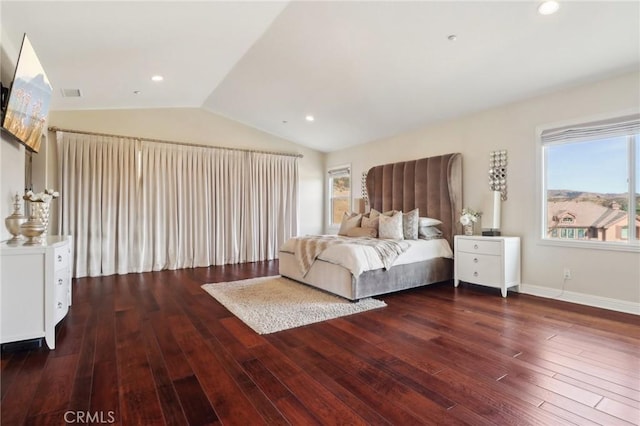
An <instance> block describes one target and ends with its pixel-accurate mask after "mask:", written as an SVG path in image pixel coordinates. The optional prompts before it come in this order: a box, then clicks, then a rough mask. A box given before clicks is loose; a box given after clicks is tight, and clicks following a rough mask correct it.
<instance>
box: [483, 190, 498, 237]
mask: <svg viewBox="0 0 640 426" xmlns="http://www.w3.org/2000/svg"><path fill="white" fill-rule="evenodd" d="M501 196H502V194H501V193H500V191H491V193H490V194H488V195H487V196H486V197H485V200H484V203H483V207H484V208H483V210H482V229H494V230H497V229H500V216H501V211H500V210H501V208H502V199H501Z"/></svg>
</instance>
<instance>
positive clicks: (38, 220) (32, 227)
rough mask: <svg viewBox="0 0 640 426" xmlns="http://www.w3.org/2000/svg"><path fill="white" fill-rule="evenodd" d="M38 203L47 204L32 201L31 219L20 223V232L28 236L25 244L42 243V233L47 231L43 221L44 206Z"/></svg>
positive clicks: (34, 244)
mask: <svg viewBox="0 0 640 426" xmlns="http://www.w3.org/2000/svg"><path fill="white" fill-rule="evenodd" d="M38 204H46V203H39V202H33V201H31V206H30V207H31V208H30V210H31V215H30V216H29V220H27V221H26V222H24V223H23V224H22V225H20V233H21V234H22V235H24V236H25V237H27V242H25V243H24V245H25V246H36V245H40V244H42V238H41V235H42V234H43V233H44V231H45V225H44V223H43V222H42V208H41V206H38Z"/></svg>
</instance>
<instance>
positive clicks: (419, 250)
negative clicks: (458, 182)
mask: <svg viewBox="0 0 640 426" xmlns="http://www.w3.org/2000/svg"><path fill="white" fill-rule="evenodd" d="M403 242H404V243H408V244H409V248H408V249H407V250H406V251H405V252H404V253H402V254H401V255H399V256H398V258H397V259H396V260H395V261H394V262H393V265H392V266H395V265H405V264H407V263H414V262H421V261H424V260H429V259H433V258H436V257H445V258H450V259H451V258H453V251H452V250H451V247H450V246H449V243H448V242H447V240H445V239H435V240H404V241H403ZM280 251H284V252H288V253H293V252H294V243H293V240H288V241H287V242H285V243H284V244H283V245H282V247H281V248H280ZM318 259H320V260H324V261H325V262H329V263H333V264H336V265H340V266H343V267H345V268H347V269H348V270H349V271H350V272H351V273H352V274H353V276H355V277H357V276H359V275H360V274H361V273H363V272H365V271H371V270H374V269H381V268H383V267H384V265H383V264H382V260H380V256H378V255H377V254H376V252H375V250H374V249H373V248H372V247H369V246H362V245H358V244H337V245H333V246H330V247H329V248H327V249H326V250H324V251H323V252H322V253H320V255H319V256H318Z"/></svg>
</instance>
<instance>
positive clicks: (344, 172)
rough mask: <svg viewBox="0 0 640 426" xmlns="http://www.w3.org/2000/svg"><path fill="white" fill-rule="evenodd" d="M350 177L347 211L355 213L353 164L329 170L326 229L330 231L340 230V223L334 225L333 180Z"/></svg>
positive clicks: (332, 167)
mask: <svg viewBox="0 0 640 426" xmlns="http://www.w3.org/2000/svg"><path fill="white" fill-rule="evenodd" d="M345 176H347V177H349V196H348V208H347V211H353V173H352V168H351V164H350V163H349V164H343V165H339V166H331V167H329V168H328V169H327V186H326V188H327V196H326V198H325V201H326V205H327V208H326V220H325V224H326V228H327V230H329V231H334V230H337V229H339V228H340V223H341V222H340V223H333V193H332V186H333V180H334V179H335V178H339V177H345Z"/></svg>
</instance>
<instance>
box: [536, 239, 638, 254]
mask: <svg viewBox="0 0 640 426" xmlns="http://www.w3.org/2000/svg"><path fill="white" fill-rule="evenodd" d="M538 245H541V246H551V247H570V248H580V249H587V250H608V251H623V252H631V253H640V244H639V243H638V242H636V243H635V244H626V243H614V242H598V241H567V240H560V239H557V240H555V239H554V240H552V239H547V238H541V239H539V240H538Z"/></svg>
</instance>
